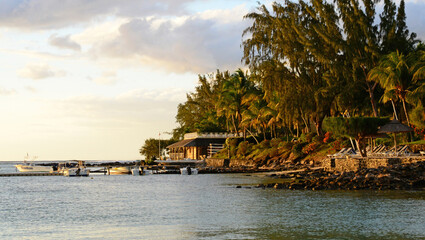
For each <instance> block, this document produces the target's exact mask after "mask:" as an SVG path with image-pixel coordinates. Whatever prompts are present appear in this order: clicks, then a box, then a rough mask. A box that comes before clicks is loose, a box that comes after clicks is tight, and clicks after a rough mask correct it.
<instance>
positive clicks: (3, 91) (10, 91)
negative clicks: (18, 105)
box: [0, 87, 16, 96]
mask: <svg viewBox="0 0 425 240" xmlns="http://www.w3.org/2000/svg"><path fill="white" fill-rule="evenodd" d="M12 94H16V91H15V90H14V89H6V88H3V87H0V96H7V95H12Z"/></svg>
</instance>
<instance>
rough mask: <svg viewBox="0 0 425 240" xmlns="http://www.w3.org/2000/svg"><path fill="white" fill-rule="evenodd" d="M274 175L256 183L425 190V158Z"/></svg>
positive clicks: (308, 187)
mask: <svg viewBox="0 0 425 240" xmlns="http://www.w3.org/2000/svg"><path fill="white" fill-rule="evenodd" d="M271 177H272V178H273V179H274V182H273V181H272V183H267V184H259V185H258V186H257V187H258V188H275V189H291V190H299V189H305V190H361V189H369V190H425V161H422V162H417V163H411V164H403V165H401V164H399V165H391V166H388V167H379V168H369V169H361V170H358V171H356V172H327V171H324V170H323V169H316V170H310V169H308V168H307V169H306V170H305V171H302V172H296V173H289V174H285V173H282V174H272V175H271ZM237 187H238V188H240V186H237Z"/></svg>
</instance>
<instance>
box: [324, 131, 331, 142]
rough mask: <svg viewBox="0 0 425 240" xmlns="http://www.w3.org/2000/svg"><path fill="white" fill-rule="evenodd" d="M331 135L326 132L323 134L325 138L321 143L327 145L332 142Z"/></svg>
mask: <svg viewBox="0 0 425 240" xmlns="http://www.w3.org/2000/svg"><path fill="white" fill-rule="evenodd" d="M332 140H333V139H332V133H331V132H326V133H325V137H324V138H323V142H324V143H329V142H332Z"/></svg>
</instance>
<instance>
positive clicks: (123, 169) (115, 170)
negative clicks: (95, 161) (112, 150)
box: [109, 166, 131, 175]
mask: <svg viewBox="0 0 425 240" xmlns="http://www.w3.org/2000/svg"><path fill="white" fill-rule="evenodd" d="M109 174H112V175H119V174H131V167H129V166H124V167H114V168H111V169H109Z"/></svg>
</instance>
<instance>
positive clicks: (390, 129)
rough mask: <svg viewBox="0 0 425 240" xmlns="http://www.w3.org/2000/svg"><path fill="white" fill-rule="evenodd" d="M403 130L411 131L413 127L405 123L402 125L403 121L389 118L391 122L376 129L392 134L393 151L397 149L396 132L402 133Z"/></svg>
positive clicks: (379, 131)
mask: <svg viewBox="0 0 425 240" xmlns="http://www.w3.org/2000/svg"><path fill="white" fill-rule="evenodd" d="M403 132H413V128H411V127H409V126H407V125H404V124H403V123H401V122H399V121H398V120H396V119H393V120H391V122H389V123H387V124H385V125H384V126H382V127H380V128H379V130H378V133H393V134H394V150H395V151H396V149H397V139H396V134H397V133H403Z"/></svg>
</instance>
